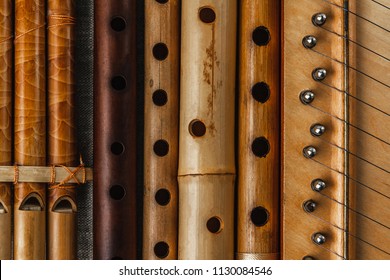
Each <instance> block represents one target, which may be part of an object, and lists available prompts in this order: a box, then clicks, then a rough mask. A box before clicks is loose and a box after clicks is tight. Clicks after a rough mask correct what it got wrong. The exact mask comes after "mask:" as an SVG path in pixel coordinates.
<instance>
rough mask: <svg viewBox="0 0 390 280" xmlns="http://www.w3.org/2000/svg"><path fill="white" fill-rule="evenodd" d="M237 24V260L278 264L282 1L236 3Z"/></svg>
mask: <svg viewBox="0 0 390 280" xmlns="http://www.w3.org/2000/svg"><path fill="white" fill-rule="evenodd" d="M239 19H240V25H239V26H240V30H239V70H238V71H239V113H238V115H239V118H238V122H239V126H238V147H239V148H238V151H237V152H238V194H237V196H238V214H237V215H238V216H237V223H238V224H237V254H236V258H237V259H278V258H279V257H280V254H279V253H280V248H279V247H280V246H279V243H280V242H279V238H280V235H279V231H280V229H279V227H280V226H279V224H280V221H279V205H280V202H279V189H280V186H279V181H280V179H279V176H280V174H279V173H280V172H279V165H280V163H279V156H280V153H279V151H280V143H279V138H280V137H279V134H280V132H279V129H280V128H279V127H280V109H279V106H280V74H279V73H280V43H281V42H280V35H279V34H280V1H277V0H255V1H252V0H248V1H240V16H239ZM267 32H268V36H267ZM261 33H264V38H260V37H259V35H260V34H261ZM259 139H262V140H261V141H260V140H259Z"/></svg>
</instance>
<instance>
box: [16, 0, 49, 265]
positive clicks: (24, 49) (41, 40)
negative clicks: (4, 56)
mask: <svg viewBox="0 0 390 280" xmlns="http://www.w3.org/2000/svg"><path fill="white" fill-rule="evenodd" d="M45 11H46V10H45V1H43V0H16V1H15V131H14V135H15V143H14V146H15V150H14V152H15V163H16V164H18V165H37V166H45V165H46V86H45V83H46V77H45V76H46V72H45ZM45 240H46V187H45V185H44V184H38V183H19V184H16V185H15V197H14V258H15V259H45V258H46V252H45V251H46V242H45Z"/></svg>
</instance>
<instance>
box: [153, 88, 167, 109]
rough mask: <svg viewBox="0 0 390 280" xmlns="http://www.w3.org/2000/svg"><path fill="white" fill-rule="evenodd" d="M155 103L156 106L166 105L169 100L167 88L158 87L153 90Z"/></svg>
mask: <svg viewBox="0 0 390 280" xmlns="http://www.w3.org/2000/svg"><path fill="white" fill-rule="evenodd" d="M152 99H153V103H154V105H156V106H164V105H165V104H167V102H168V95H167V93H166V91H165V90H162V89H158V90H156V91H155V92H153V96H152Z"/></svg>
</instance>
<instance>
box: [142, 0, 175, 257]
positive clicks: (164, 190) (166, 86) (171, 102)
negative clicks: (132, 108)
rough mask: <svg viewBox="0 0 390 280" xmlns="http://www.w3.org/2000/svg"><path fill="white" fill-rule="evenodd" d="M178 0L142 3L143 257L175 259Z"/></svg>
mask: <svg viewBox="0 0 390 280" xmlns="http://www.w3.org/2000/svg"><path fill="white" fill-rule="evenodd" d="M179 25H180V1H168V2H166V3H159V2H158V1H155V0H148V1H145V138H144V139H145V140H144V172H145V175H144V186H145V190H144V216H143V217H144V221H143V225H144V227H143V258H144V259H177V235H178V233H177V222H178V221H177V218H178V217H177V211H178V205H177V203H178V201H177V196H178V193H177V192H178V190H177V163H178V119H179V112H178V107H179V101H178V99H179V52H180V50H179V42H180V40H179V36H180V34H179V30H180V28H179Z"/></svg>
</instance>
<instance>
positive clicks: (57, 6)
mask: <svg viewBox="0 0 390 280" xmlns="http://www.w3.org/2000/svg"><path fill="white" fill-rule="evenodd" d="M47 11H48V12H47V16H48V33H47V34H48V35H47V37H48V38H47V41H48V46H47V53H48V109H49V112H48V116H49V121H48V163H49V164H51V165H64V166H77V160H78V156H77V148H76V139H75V116H74V93H75V92H74V90H75V89H74V75H73V74H74V63H73V62H74V24H75V19H74V14H75V1H74V0H65V1H58V0H49V1H48V2H47ZM47 200H48V248H47V253H48V255H47V257H48V259H55V260H63V259H76V258H77V236H76V227H77V215H76V212H77V204H76V203H77V202H76V190H75V185H71V184H65V185H56V184H54V185H52V186H50V187H49V189H48V197H47Z"/></svg>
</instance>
